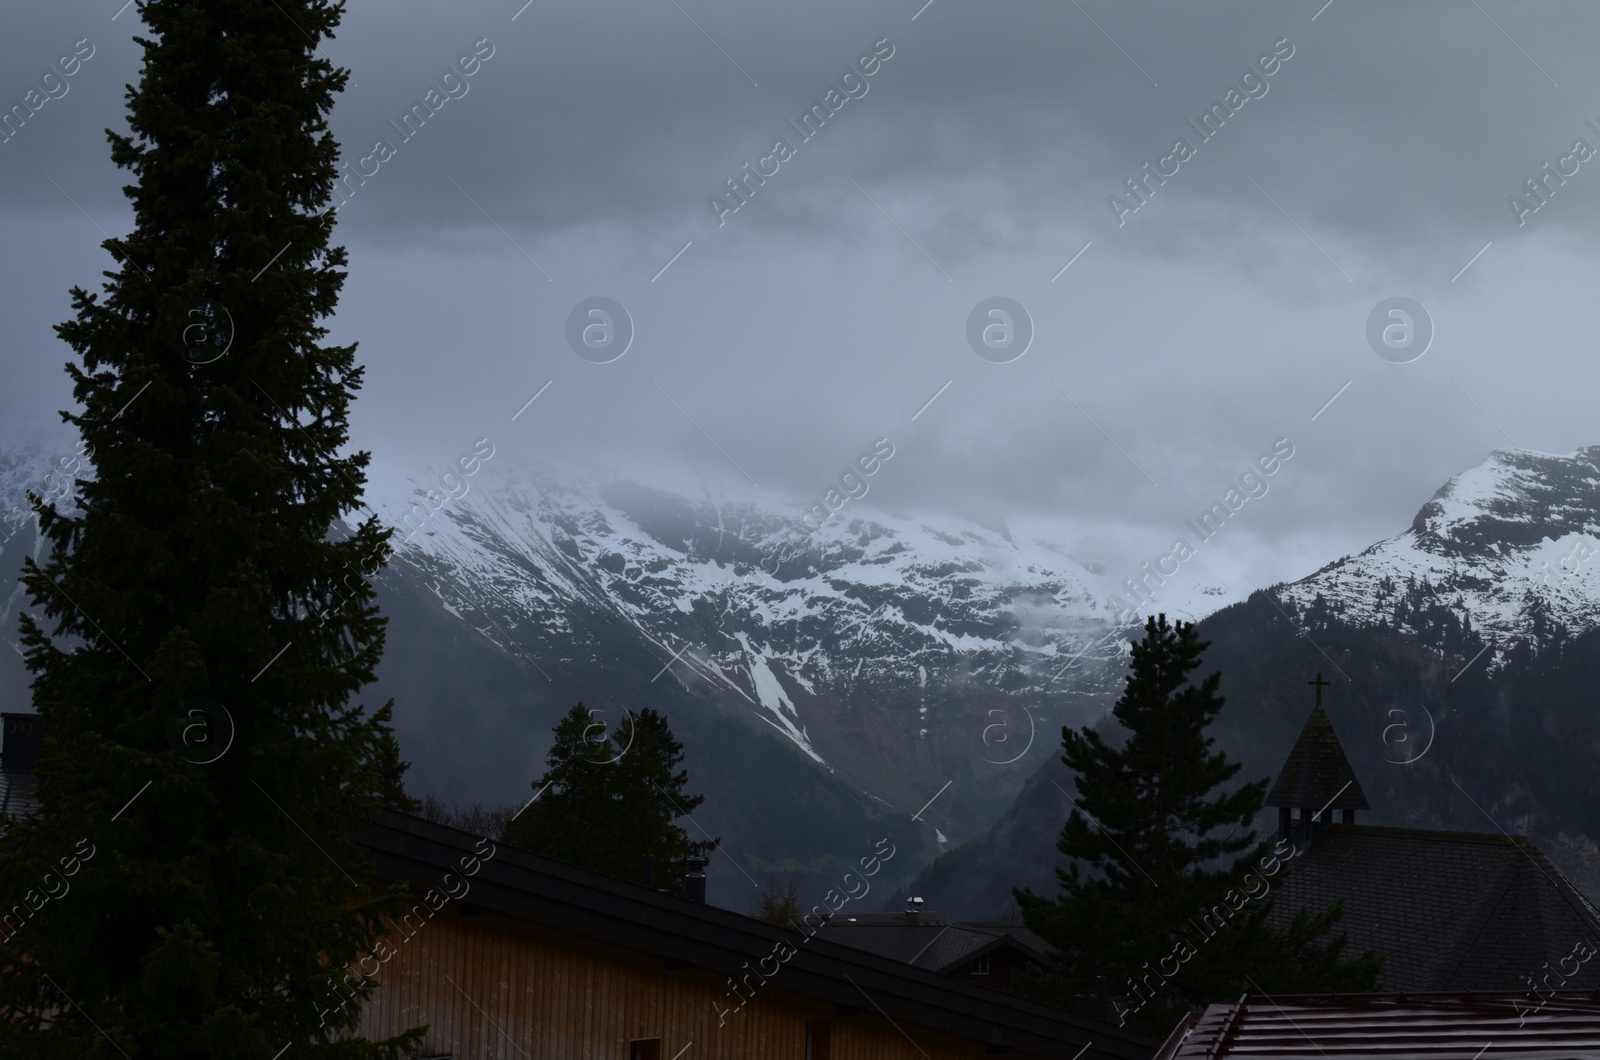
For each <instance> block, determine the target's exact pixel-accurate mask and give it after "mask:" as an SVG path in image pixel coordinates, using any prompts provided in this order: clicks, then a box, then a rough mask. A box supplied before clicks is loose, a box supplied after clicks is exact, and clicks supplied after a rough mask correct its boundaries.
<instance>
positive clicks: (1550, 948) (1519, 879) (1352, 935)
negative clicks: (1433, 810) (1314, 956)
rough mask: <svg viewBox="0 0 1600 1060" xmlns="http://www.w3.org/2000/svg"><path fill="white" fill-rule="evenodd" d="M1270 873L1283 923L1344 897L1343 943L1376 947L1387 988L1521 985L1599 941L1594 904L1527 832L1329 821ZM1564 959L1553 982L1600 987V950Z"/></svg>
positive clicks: (1350, 950) (1354, 950)
mask: <svg viewBox="0 0 1600 1060" xmlns="http://www.w3.org/2000/svg"><path fill="white" fill-rule="evenodd" d="M1274 882H1275V886H1274V888H1273V894H1274V898H1275V901H1274V903H1273V908H1272V913H1271V919H1272V920H1273V921H1274V922H1275V923H1277V924H1279V925H1280V926H1284V925H1287V923H1288V922H1289V920H1290V919H1291V918H1292V917H1293V915H1294V912H1295V911H1296V910H1297V909H1300V908H1307V909H1311V910H1313V911H1321V910H1323V909H1326V908H1328V906H1330V905H1332V904H1333V902H1334V900H1335V899H1338V898H1343V899H1344V903H1345V913H1344V920H1343V921H1342V923H1341V924H1340V927H1339V930H1342V931H1343V932H1344V933H1345V934H1346V935H1347V936H1348V938H1349V942H1348V943H1347V945H1346V949H1345V952H1346V953H1347V954H1352V955H1353V954H1358V953H1361V952H1362V951H1363V950H1372V951H1374V952H1377V953H1380V954H1383V955H1384V958H1385V960H1384V968H1383V972H1382V975H1381V977H1380V979H1379V986H1380V988H1381V989H1384V990H1505V989H1519V988H1520V989H1523V990H1526V989H1528V977H1529V976H1533V977H1535V981H1536V982H1537V977H1538V976H1539V975H1540V974H1542V973H1543V972H1545V971H1546V969H1545V967H1544V966H1545V962H1546V961H1548V962H1549V963H1550V968H1551V969H1554V968H1557V967H1558V966H1559V962H1560V961H1561V959H1562V958H1569V957H1570V955H1571V954H1572V953H1573V947H1574V946H1575V945H1576V944H1578V943H1580V942H1581V943H1584V944H1586V945H1589V946H1594V947H1596V948H1597V949H1600V912H1597V911H1596V909H1595V908H1594V906H1592V905H1591V904H1590V903H1589V901H1588V900H1587V899H1586V898H1584V896H1583V895H1582V893H1581V892H1579V891H1578V889H1577V888H1576V887H1575V886H1573V884H1572V882H1571V881H1570V880H1568V879H1567V878H1566V877H1565V876H1564V875H1562V873H1561V870H1560V869H1558V868H1556V866H1555V865H1554V864H1553V863H1552V862H1551V861H1550V859H1549V858H1547V857H1545V855H1544V852H1543V851H1541V850H1540V849H1539V848H1538V847H1537V846H1536V845H1534V843H1533V842H1532V841H1530V840H1528V839H1526V838H1523V837H1515V838H1513V837H1508V836H1504V835H1497V834H1484V833H1476V832H1429V831H1421V830H1416V829H1406V828H1379V827H1373V826H1369V825H1329V826H1327V827H1326V828H1323V829H1319V830H1318V832H1317V834H1316V838H1315V840H1314V842H1313V843H1312V844H1311V848H1310V849H1309V850H1306V851H1304V852H1302V853H1300V854H1298V855H1296V856H1295V857H1294V858H1293V859H1292V860H1291V861H1290V863H1289V865H1288V871H1286V872H1284V873H1283V874H1282V875H1281V876H1280V877H1278V879H1277V880H1276V881H1274ZM1572 964H1579V965H1580V966H1579V968H1578V970H1577V972H1576V973H1575V974H1573V975H1571V976H1568V977H1566V982H1565V984H1562V983H1561V982H1559V981H1552V982H1551V984H1550V985H1551V986H1559V985H1568V986H1572V987H1600V959H1595V960H1589V961H1584V962H1578V961H1576V960H1569V964H1568V967H1571V965H1572Z"/></svg>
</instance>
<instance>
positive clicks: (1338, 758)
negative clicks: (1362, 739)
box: [1266, 704, 1371, 810]
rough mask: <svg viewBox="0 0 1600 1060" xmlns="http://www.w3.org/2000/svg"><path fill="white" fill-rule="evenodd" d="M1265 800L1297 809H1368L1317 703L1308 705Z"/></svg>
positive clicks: (1324, 713)
mask: <svg viewBox="0 0 1600 1060" xmlns="http://www.w3.org/2000/svg"><path fill="white" fill-rule="evenodd" d="M1266 804H1267V805H1268V806H1287V807H1290V808H1299V809H1331V810H1368V809H1371V807H1370V806H1368V805H1367V797H1366V795H1364V794H1363V793H1362V791H1361V784H1360V783H1359V782H1358V781H1357V780H1356V774H1355V770H1353V769H1351V768H1350V759H1348V758H1346V757H1345V755H1344V747H1343V746H1341V745H1340V743H1339V737H1338V735H1337V734H1336V733H1335V732H1334V731H1333V722H1331V721H1329V720H1328V713H1327V711H1325V710H1323V709H1322V706H1321V704H1318V705H1317V706H1315V707H1313V708H1312V710H1311V717H1309V718H1307V719H1306V725H1305V728H1303V729H1301V730H1300V738H1299V739H1298V740H1296V741H1295V742H1294V749H1293V750H1291V751H1290V752H1289V758H1288V760H1287V761H1285V762H1284V763H1283V769H1282V771H1281V772H1279V773H1278V779H1277V782H1276V783H1274V784H1273V785H1272V790H1271V791H1270V792H1268V793H1267V802H1266Z"/></svg>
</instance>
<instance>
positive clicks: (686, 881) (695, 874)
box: [683, 858, 706, 905]
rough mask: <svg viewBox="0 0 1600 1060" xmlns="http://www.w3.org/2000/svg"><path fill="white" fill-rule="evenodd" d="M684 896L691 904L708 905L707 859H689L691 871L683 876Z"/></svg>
mask: <svg viewBox="0 0 1600 1060" xmlns="http://www.w3.org/2000/svg"><path fill="white" fill-rule="evenodd" d="M683 896H684V897H685V898H687V899H689V901H691V902H699V903H700V904H701V905H705V904H706V859H705V858H690V859H689V871H688V872H686V873H684V875H683Z"/></svg>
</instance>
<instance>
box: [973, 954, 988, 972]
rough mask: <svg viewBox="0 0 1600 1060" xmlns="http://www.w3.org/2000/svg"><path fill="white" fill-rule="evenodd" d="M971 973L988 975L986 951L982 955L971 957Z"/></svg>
mask: <svg viewBox="0 0 1600 1060" xmlns="http://www.w3.org/2000/svg"><path fill="white" fill-rule="evenodd" d="M972 974H973V975H988V974H989V955H988V954H987V953H985V954H984V955H983V956H982V957H974V958H973V959H972Z"/></svg>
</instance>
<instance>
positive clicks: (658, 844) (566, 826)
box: [505, 703, 720, 894]
mask: <svg viewBox="0 0 1600 1060" xmlns="http://www.w3.org/2000/svg"><path fill="white" fill-rule="evenodd" d="M545 761H546V765H547V766H548V768H547V769H546V770H545V772H544V775H543V776H541V777H539V778H538V779H537V780H535V781H534V782H533V785H532V786H533V789H534V793H535V798H534V800H533V802H532V803H531V804H529V805H528V806H527V807H526V808H525V809H524V810H523V811H522V812H521V813H520V814H519V815H518V816H517V818H516V819H515V820H514V821H512V823H511V824H510V826H509V827H508V828H507V830H506V837H505V838H506V842H508V843H515V844H517V845H518V846H522V847H524V848H526V849H528V850H532V851H534V852H535V853H539V854H543V855H544V856H546V857H551V858H555V859H557V860H559V861H566V862H569V863H571V864H574V865H581V866H583V867H584V868H587V869H593V870H594V871H596V872H603V873H605V874H606V875H608V876H615V877H617V878H618V879H624V880H630V881H637V880H638V879H639V876H640V872H641V869H642V867H643V859H644V858H645V857H646V856H650V857H652V858H653V859H654V862H655V881H656V886H657V887H659V888H660V889H662V890H665V891H668V892H670V893H672V894H682V893H683V876H684V873H685V872H686V871H688V859H689V858H690V857H704V856H706V855H707V854H709V853H710V852H711V851H712V850H713V849H715V848H716V845H717V843H719V842H720V840H719V839H710V840H693V839H691V838H690V837H689V834H688V832H687V831H686V830H685V829H684V828H683V827H682V826H681V825H679V824H678V823H677V819H678V818H679V817H687V816H689V815H690V814H692V813H693V812H694V810H695V809H696V808H697V807H699V806H700V804H701V803H703V802H704V801H705V796H704V795H691V794H689V793H688V791H687V790H686V787H687V785H688V783H689V773H688V770H686V769H683V768H682V764H683V745H682V744H681V743H679V742H678V740H677V738H676V737H674V736H673V735H672V730H671V728H670V727H669V726H668V724H667V719H666V717H665V715H663V714H661V713H660V712H659V711H656V710H653V709H651V708H649V707H646V708H644V709H643V710H640V711H637V712H631V711H630V712H629V713H628V714H627V715H626V716H625V717H624V718H623V719H622V720H621V721H619V722H618V724H617V726H616V728H615V729H614V730H612V731H610V732H609V733H608V731H607V727H606V724H605V723H604V722H603V721H601V720H599V719H598V718H596V717H595V716H594V714H593V713H592V712H591V711H590V710H589V709H588V708H586V707H585V706H584V705H583V704H582V703H579V704H577V705H575V706H574V707H573V708H572V709H571V710H569V711H568V712H567V713H566V715H565V716H564V717H563V718H562V719H561V721H560V722H559V723H557V725H556V728H555V741H554V742H553V743H552V744H551V746H550V751H549V753H548V755H547V756H546V759H545Z"/></svg>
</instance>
